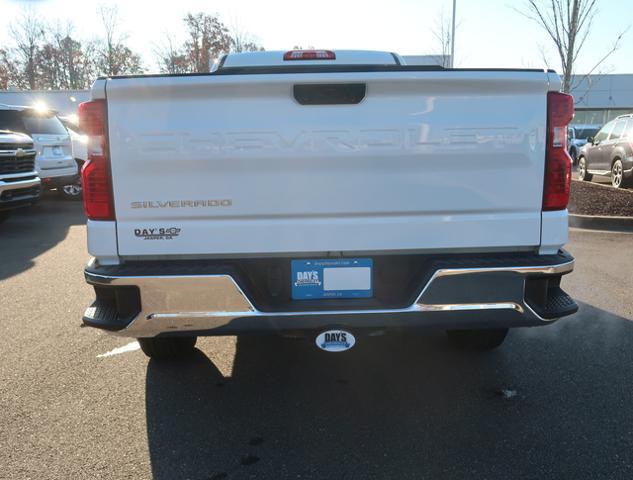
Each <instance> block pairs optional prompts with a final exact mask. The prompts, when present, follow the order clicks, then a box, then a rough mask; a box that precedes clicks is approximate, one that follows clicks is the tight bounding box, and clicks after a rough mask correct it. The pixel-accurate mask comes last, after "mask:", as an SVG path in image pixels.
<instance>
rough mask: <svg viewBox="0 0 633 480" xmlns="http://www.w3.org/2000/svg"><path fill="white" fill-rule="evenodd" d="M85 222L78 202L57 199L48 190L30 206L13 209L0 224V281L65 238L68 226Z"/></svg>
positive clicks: (19, 271)
mask: <svg viewBox="0 0 633 480" xmlns="http://www.w3.org/2000/svg"><path fill="white" fill-rule="evenodd" d="M85 223H86V217H85V216H84V213H83V207H82V203H81V202H80V201H68V200H61V199H59V198H57V196H56V195H55V194H54V193H52V192H50V193H46V194H45V195H44V196H43V197H42V199H41V200H40V201H39V202H38V203H37V204H36V205H34V206H32V207H25V208H20V209H16V210H14V211H13V212H12V213H11V216H10V217H9V218H8V220H6V221H5V222H3V223H0V252H2V254H1V258H2V262H0V280H2V279H5V278H9V277H12V276H13V275H17V274H18V273H21V272H23V271H25V270H28V269H29V268H31V267H32V266H33V265H34V262H33V259H34V258H36V257H37V256H39V255H41V254H42V253H44V252H46V251H47V250H49V249H51V248H53V247H54V246H55V245H57V244H58V243H59V242H61V241H63V240H64V239H65V238H66V235H67V234H68V229H69V227H70V226H71V225H83V224H85ZM82 246H83V245H82ZM77 253H78V254H81V255H82V256H83V253H82V252H77Z"/></svg>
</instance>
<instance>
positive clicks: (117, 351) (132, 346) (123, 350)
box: [97, 341, 141, 358]
mask: <svg viewBox="0 0 633 480" xmlns="http://www.w3.org/2000/svg"><path fill="white" fill-rule="evenodd" d="M139 348H141V346H140V345H139V343H138V342H136V341H134V342H130V343H128V344H127V345H123V346H122V347H119V348H115V349H114V350H110V351H109V352H106V353H102V354H101V355H97V358H103V357H111V356H113V355H119V354H120V353H127V352H133V351H134V350H138V349H139Z"/></svg>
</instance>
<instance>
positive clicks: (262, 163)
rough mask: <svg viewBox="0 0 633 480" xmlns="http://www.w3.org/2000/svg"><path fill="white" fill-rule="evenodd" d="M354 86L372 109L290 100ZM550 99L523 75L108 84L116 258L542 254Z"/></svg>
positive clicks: (539, 81)
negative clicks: (297, 93)
mask: <svg viewBox="0 0 633 480" xmlns="http://www.w3.org/2000/svg"><path fill="white" fill-rule="evenodd" d="M342 83H354V84H364V85H365V87H366V94H365V96H364V98H363V99H362V101H360V102H359V103H357V104H335V105H301V104H300V103H298V102H297V100H295V98H294V95H293V88H294V86H295V85H303V84H321V85H323V84H326V85H327V84H342ZM547 91H548V78H547V73H546V72H522V71H415V72H414V71H409V72H362V71H361V72H347V73H318V74H315V73H311V74H300V73H291V74H257V75H202V76H176V77H170V76H164V77H145V78H119V79H113V80H108V81H107V83H106V96H107V102H108V126H109V141H110V155H111V169H112V177H113V189H114V194H115V195H114V198H115V210H116V225H117V236H118V249H119V255H122V256H140V255H194V254H195V255H201V254H203V255H204V254H209V255H215V254H235V253H251V254H262V253H290V252H297V253H298V252H330V251H385V250H403V249H404V250H433V249H443V250H446V249H486V248H491V249H500V248H502V247H513V248H515V249H516V248H517V247H521V246H525V247H530V246H537V245H539V244H540V232H541V204H542V195H543V176H544V156H545V130H546V124H545V123H546V101H547V100H546V97H547V95H546V92H547ZM161 229H162V230H161Z"/></svg>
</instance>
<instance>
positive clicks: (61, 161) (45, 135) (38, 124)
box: [0, 105, 79, 189]
mask: <svg viewBox="0 0 633 480" xmlns="http://www.w3.org/2000/svg"><path fill="white" fill-rule="evenodd" d="M0 129H5V130H10V131H13V132H21V133H25V134H27V135H29V136H31V137H32V139H33V143H34V145H35V150H36V151H37V157H36V160H35V168H36V171H37V174H38V176H39V177H40V178H41V180H42V186H43V188H47V189H53V188H58V187H59V188H60V187H63V186H64V185H69V184H72V183H74V182H75V181H76V180H77V176H78V174H79V170H78V168H77V163H76V162H75V159H74V157H73V154H72V145H71V142H70V135H69V134H68V131H67V130H66V127H64V125H62V122H60V121H59V119H58V118H57V116H56V115H55V112H53V111H51V110H46V111H40V110H38V109H35V108H30V107H16V106H10V105H0Z"/></svg>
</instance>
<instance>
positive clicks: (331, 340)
mask: <svg viewBox="0 0 633 480" xmlns="http://www.w3.org/2000/svg"><path fill="white" fill-rule="evenodd" d="M355 343H356V338H354V335H352V334H351V333H349V332H346V331H345V330H328V331H327V332H322V333H320V334H319V335H318V336H317V338H316V344H317V347H319V348H320V349H321V350H325V351H326V352H344V351H345V350H349V349H350V348H352V347H353V346H354V344H355Z"/></svg>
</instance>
